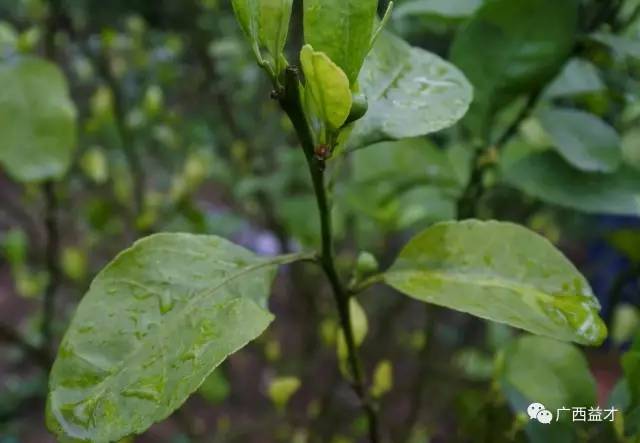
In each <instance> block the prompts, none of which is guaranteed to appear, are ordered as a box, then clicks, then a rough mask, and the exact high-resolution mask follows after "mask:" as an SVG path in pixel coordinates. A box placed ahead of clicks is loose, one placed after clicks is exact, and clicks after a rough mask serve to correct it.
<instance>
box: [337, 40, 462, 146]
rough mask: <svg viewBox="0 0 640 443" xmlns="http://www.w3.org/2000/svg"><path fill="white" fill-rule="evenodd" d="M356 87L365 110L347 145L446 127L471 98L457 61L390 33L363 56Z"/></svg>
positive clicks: (456, 118) (373, 141)
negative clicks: (362, 93) (365, 57)
mask: <svg viewBox="0 0 640 443" xmlns="http://www.w3.org/2000/svg"><path fill="white" fill-rule="evenodd" d="M360 87H361V89H362V91H363V92H364V94H365V95H366V96H367V99H368V102H369V110H368V111H367V113H366V114H365V116H364V117H363V118H362V119H361V120H358V121H357V122H356V124H355V126H354V128H353V132H352V134H351V137H350V138H349V140H348V142H347V148H348V149H358V148H361V147H365V146H368V145H371V144H373V143H377V142H380V141H386V140H398V139H402V138H410V137H417V136H421V135H426V134H430V133H432V132H436V131H440V130H442V129H445V128H447V127H449V126H451V125H453V124H454V123H456V122H457V121H458V120H459V119H460V118H462V116H464V114H465V112H466V111H467V109H468V107H469V103H470V102H471V98H472V90H471V86H470V85H469V82H468V81H467V80H466V78H465V77H464V75H463V74H462V73H461V72H460V71H459V70H458V69H457V68H456V67H455V66H453V65H451V64H450V63H448V62H446V61H445V60H443V59H441V58H440V57H438V56H437V55H435V54H432V53H430V52H427V51H425V50H423V49H420V48H415V47H411V46H409V45H408V44H407V43H405V42H404V41H403V40H401V39H400V38H398V37H395V36H394V35H392V34H390V33H388V32H383V33H382V34H381V35H380V37H379V38H378V40H377V42H376V44H375V46H374V48H373V50H372V51H371V54H369V57H367V60H366V62H365V65H364V67H363V69H362V73H361V75H360Z"/></svg>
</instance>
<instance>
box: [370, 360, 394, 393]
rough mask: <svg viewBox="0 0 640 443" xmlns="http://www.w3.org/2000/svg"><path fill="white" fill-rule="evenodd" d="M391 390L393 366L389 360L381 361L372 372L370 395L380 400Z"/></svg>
mask: <svg viewBox="0 0 640 443" xmlns="http://www.w3.org/2000/svg"><path fill="white" fill-rule="evenodd" d="M392 389H393V365H392V363H391V362H390V361H389V360H383V361H381V362H380V363H378V365H377V366H376V368H375V370H374V371H373V382H372V385H371V395H373V396H374V397H375V398H380V397H382V396H383V395H384V394H386V393H387V392H390V391H391V390H392Z"/></svg>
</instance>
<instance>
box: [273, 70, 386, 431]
mask: <svg viewBox="0 0 640 443" xmlns="http://www.w3.org/2000/svg"><path fill="white" fill-rule="evenodd" d="M277 95H278V99H279V101H280V106H281V107H282V109H283V110H284V111H285V113H286V114H287V115H288V116H289V119H290V120H291V123H292V124H293V127H294V128H295V130H296V133H297V135H298V138H299V140H300V143H301V145H302V150H303V151H304V154H305V157H306V159H307V163H308V166H309V172H310V174H311V181H312V182H313V189H314V191H315V195H316V200H317V204H318V211H319V215H320V226H321V237H322V252H321V255H320V264H321V266H322V269H323V270H324V273H325V275H326V277H327V279H328V280H329V283H330V284H331V288H332V290H333V295H334V299H335V302H336V305H337V308H338V315H339V317H340V324H341V327H342V330H343V332H344V336H345V341H346V343H347V352H348V363H349V368H350V371H351V376H352V378H353V380H352V387H353V390H354V391H355V393H356V395H357V396H358V398H359V399H360V403H361V406H362V409H363V412H364V413H365V415H366V417H367V421H368V426H369V439H370V441H371V443H378V442H379V441H380V436H379V430H378V416H377V412H376V409H375V406H374V405H373V402H372V401H371V399H370V398H369V396H368V394H367V389H366V386H365V382H364V376H363V373H362V369H361V367H360V362H359V359H358V351H357V348H356V344H355V338H354V333H353V327H352V324H351V316H350V312H349V311H350V309H349V294H348V292H347V290H346V289H345V287H344V286H343V284H342V282H341V280H340V277H339V276H338V272H337V270H336V265H335V254H334V250H333V231H332V226H331V209H330V205H329V200H328V198H327V191H326V187H325V176H324V161H323V160H320V159H318V158H316V156H315V155H314V144H313V137H312V135H311V130H310V128H309V124H308V122H307V119H306V116H305V113H304V110H303V108H302V103H301V101H300V86H299V77H298V72H297V70H295V69H294V68H287V70H286V71H285V87H284V90H283V91H279V92H278V94H277Z"/></svg>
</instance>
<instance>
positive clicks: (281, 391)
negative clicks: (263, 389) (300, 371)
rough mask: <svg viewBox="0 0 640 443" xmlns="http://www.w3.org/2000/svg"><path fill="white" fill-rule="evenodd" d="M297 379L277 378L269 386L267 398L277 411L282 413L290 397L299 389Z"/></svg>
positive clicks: (298, 380)
mask: <svg viewBox="0 0 640 443" xmlns="http://www.w3.org/2000/svg"><path fill="white" fill-rule="evenodd" d="M300 384H301V383H300V379H299V378H297V377H278V378H276V379H274V380H272V381H271V383H270V384H269V398H270V399H271V401H272V402H273V404H274V405H275V406H276V408H278V410H280V411H283V410H284V408H285V407H286V406H287V403H289V400H290V399H291V397H292V396H293V395H294V394H295V393H296V392H297V391H298V389H300Z"/></svg>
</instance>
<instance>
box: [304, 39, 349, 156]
mask: <svg viewBox="0 0 640 443" xmlns="http://www.w3.org/2000/svg"><path fill="white" fill-rule="evenodd" d="M300 62H301V63H302V72H303V73H304V78H305V88H304V90H305V95H307V96H308V97H309V99H310V100H312V101H313V106H311V109H313V110H314V111H315V112H317V113H318V117H319V118H320V120H321V121H322V122H323V123H324V124H326V125H327V126H328V128H329V129H330V130H331V131H336V130H337V129H339V128H340V127H341V126H342V125H343V124H344V122H345V121H346V120H347V117H348V116H349V111H351V103H352V102H351V91H350V90H349V79H347V76H346V75H345V73H344V72H343V71H342V70H341V69H340V68H339V67H338V66H337V65H336V64H335V63H334V62H333V61H331V59H329V57H327V55H326V54H324V53H322V52H318V51H314V50H313V48H312V47H311V46H309V45H305V46H304V47H303V48H302V51H301V52H300ZM320 140H321V142H322V143H328V140H327V138H326V135H324V136H323V137H320Z"/></svg>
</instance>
